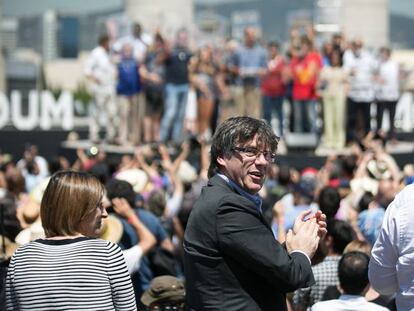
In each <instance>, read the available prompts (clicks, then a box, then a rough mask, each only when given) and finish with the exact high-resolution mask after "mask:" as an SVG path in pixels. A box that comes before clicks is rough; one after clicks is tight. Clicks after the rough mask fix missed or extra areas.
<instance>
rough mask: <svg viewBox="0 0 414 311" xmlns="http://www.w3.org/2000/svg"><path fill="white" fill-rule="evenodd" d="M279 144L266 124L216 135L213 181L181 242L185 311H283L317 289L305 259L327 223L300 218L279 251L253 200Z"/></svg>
mask: <svg viewBox="0 0 414 311" xmlns="http://www.w3.org/2000/svg"><path fill="white" fill-rule="evenodd" d="M277 144H278V137H277V136H276V135H275V134H274V133H273V130H272V128H271V127H270V125H268V124H267V123H266V122H265V121H262V120H257V119H253V118H250V117H234V118H230V119H228V120H226V121H225V122H223V123H222V124H221V125H220V126H219V128H218V129H217V131H216V133H215V135H214V137H213V140H212V146H211V163H210V168H209V177H210V180H209V182H208V185H207V186H206V187H204V188H203V190H202V193H201V196H200V197H199V199H198V200H197V202H196V203H195V205H194V208H193V210H192V212H191V214H190V218H189V220H188V224H187V228H186V231H185V236H184V271H185V277H186V295H187V307H188V308H189V310H206V309H209V310H227V311H229V310H230V311H231V310H286V308H287V306H286V301H285V294H286V293H288V292H291V291H294V290H295V289H298V288H300V287H306V286H310V285H312V284H313V283H314V279H313V274H312V268H311V261H310V258H311V257H312V256H313V254H314V253H315V250H316V248H317V245H318V242H319V239H320V237H321V236H323V235H324V234H325V233H326V229H325V227H326V223H325V219H326V216H325V215H323V214H322V213H321V212H318V213H317V214H315V215H314V216H312V217H309V214H310V211H305V212H303V213H301V214H300V215H299V217H298V218H297V219H296V221H295V225H294V227H293V230H290V231H289V232H288V234H287V237H286V245H285V246H282V245H281V244H280V243H279V242H278V241H277V240H276V239H275V238H274V236H273V233H272V229H271V228H270V226H269V225H268V224H267V223H266V221H265V220H264V218H263V215H262V209H261V205H262V200H261V198H260V197H259V196H258V194H257V193H258V192H259V190H260V189H261V188H262V186H263V183H264V181H265V176H266V172H267V170H268V168H269V166H270V165H271V163H272V162H273V161H274V159H275V152H276V148H277Z"/></svg>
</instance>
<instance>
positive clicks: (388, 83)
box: [377, 59, 400, 101]
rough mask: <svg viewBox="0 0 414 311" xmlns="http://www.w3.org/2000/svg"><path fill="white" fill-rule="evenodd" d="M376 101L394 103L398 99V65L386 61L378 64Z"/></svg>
mask: <svg viewBox="0 0 414 311" xmlns="http://www.w3.org/2000/svg"><path fill="white" fill-rule="evenodd" d="M378 78H379V82H378V84H377V99H379V100H383V101H396V100H398V98H399V97H400V90H399V69H398V64H397V63H396V62H394V61H392V60H390V59H389V60H387V61H385V62H383V63H381V64H380V66H379V71H378Z"/></svg>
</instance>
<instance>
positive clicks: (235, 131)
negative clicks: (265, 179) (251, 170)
mask: <svg viewBox="0 0 414 311" xmlns="http://www.w3.org/2000/svg"><path fill="white" fill-rule="evenodd" d="M256 135H257V148H259V149H261V148H269V150H270V151H271V152H276V149H277V144H278V141H279V137H277V136H276V135H275V134H274V132H273V130H272V128H271V127H270V125H268V124H267V123H266V122H265V121H263V120H258V119H254V118H251V117H233V118H229V119H227V120H226V121H224V122H223V123H222V124H221V125H220V126H219V127H218V128H217V130H216V133H215V134H214V136H213V140H212V144H211V162H210V167H209V169H208V176H209V177H212V176H214V175H215V174H216V172H217V169H218V168H219V165H218V163H217V158H218V157H226V158H230V157H231V156H232V155H233V152H234V148H235V147H237V146H243V145H245V144H246V143H248V142H250V141H251V140H253V138H254V137H255V136H256Z"/></svg>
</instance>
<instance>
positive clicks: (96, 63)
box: [85, 35, 118, 142]
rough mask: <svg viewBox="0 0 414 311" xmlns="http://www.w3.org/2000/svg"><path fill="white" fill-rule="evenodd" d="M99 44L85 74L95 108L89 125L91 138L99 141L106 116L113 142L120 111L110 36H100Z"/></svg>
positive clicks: (108, 136)
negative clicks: (102, 123)
mask: <svg viewBox="0 0 414 311" xmlns="http://www.w3.org/2000/svg"><path fill="white" fill-rule="evenodd" d="M98 42H99V45H98V46H97V47H96V48H94V49H93V50H92V52H91V54H90V55H89V58H88V59H87V61H86V65H85V75H86V78H87V79H88V80H89V82H90V87H91V91H92V94H93V97H94V102H95V109H94V112H93V115H92V118H91V122H90V126H89V139H90V140H91V141H92V142H99V140H100V139H99V130H100V127H101V125H100V121H101V120H100V119H101V118H100V116H101V114H102V113H105V116H106V140H107V141H108V142H113V141H114V139H115V135H116V128H117V120H118V111H117V105H116V100H115V83H116V68H115V66H114V65H113V64H112V62H111V59H110V55H109V37H108V36H107V35H103V36H101V37H100V38H99V41H98Z"/></svg>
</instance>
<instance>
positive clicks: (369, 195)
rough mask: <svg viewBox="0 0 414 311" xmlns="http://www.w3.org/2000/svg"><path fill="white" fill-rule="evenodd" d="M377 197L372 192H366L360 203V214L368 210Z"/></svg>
mask: <svg viewBox="0 0 414 311" xmlns="http://www.w3.org/2000/svg"><path fill="white" fill-rule="evenodd" d="M374 199H375V197H374V195H373V194H372V193H371V192H364V194H363V195H362V197H361V198H360V199H359V201H358V209H359V212H362V211H365V210H367V209H368V207H369V204H370V203H371V202H372V201H374Z"/></svg>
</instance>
